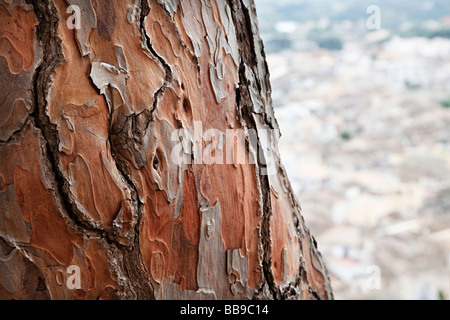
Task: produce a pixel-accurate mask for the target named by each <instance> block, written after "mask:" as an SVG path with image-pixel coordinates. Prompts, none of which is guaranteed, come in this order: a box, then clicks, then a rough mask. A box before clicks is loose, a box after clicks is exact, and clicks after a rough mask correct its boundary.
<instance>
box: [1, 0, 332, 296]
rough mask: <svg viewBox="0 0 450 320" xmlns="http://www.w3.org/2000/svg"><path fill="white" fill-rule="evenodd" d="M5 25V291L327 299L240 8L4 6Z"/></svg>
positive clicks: (213, 0)
mask: <svg viewBox="0 0 450 320" xmlns="http://www.w3.org/2000/svg"><path fill="white" fill-rule="evenodd" d="M0 24H1V29H0V55H1V57H2V58H0V72H1V80H0V86H1V88H0V89H1V90H0V95H1V97H0V101H1V106H0V114H1V120H0V207H1V209H0V210H1V215H0V246H1V249H2V250H0V298H6V299H12V298H14V299H39V298H52V299H96V298H101V299H113V298H119V299H147V298H150V299H152V298H156V299H251V298H256V299H283V298H295V299H331V298H332V297H333V296H332V291H331V287H330V282H329V278H328V275H327V272H326V269H325V266H324V264H323V261H322V258H321V255H320V253H319V252H318V250H317V244H316V242H315V240H314V239H313V237H312V236H311V235H310V233H309V231H308V229H307V228H306V227H305V224H304V220H303V218H302V217H301V214H300V207H299V204H298V202H297V201H296V199H295V196H294V193H293V192H292V189H291V187H290V184H289V181H288V178H287V176H286V173H285V170H284V168H283V167H282V165H281V164H280V162H279V154H278V150H277V140H278V138H279V133H278V131H277V129H278V124H277V122H276V119H275V117H274V113H273V108H272V102H271V98H270V90H271V89H270V83H269V73H268V70H267V64H266V61H265V56H264V51H263V46H262V42H261V40H260V38H259V34H258V28H257V19H256V13H255V8H254V4H253V1H252V0H229V1H226V0H190V1H189V0H164V1H163V0H150V1H147V0H142V1H141V0H127V1H124V0H115V1H109V0H108V1H107V0H91V1H89V0H66V1H64V0H44V1H24V0H1V1H0Z"/></svg>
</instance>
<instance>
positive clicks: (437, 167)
mask: <svg viewBox="0 0 450 320" xmlns="http://www.w3.org/2000/svg"><path fill="white" fill-rule="evenodd" d="M255 3H256V7H257V13H258V20H259V25H260V32H261V36H262V38H263V41H264V45H265V49H266V54H267V61H268V64H269V69H270V73H271V82H272V89H273V93H272V97H273V102H274V107H275V113H276V116H277V118H278V122H279V125H280V128H281V133H282V135H283V136H282V138H281V141H280V146H279V147H280V152H281V156H282V161H283V163H284V165H285V167H286V170H287V171H288V175H289V177H290V180H291V183H292V186H293V188H294V190H295V192H296V194H297V196H298V198H299V199H300V202H301V206H302V209H303V214H304V217H305V220H306V223H307V225H308V226H309V228H310V229H311V231H312V233H313V235H314V236H315V238H316V239H317V242H318V244H319V250H320V251H321V252H322V255H323V256H324V259H325V261H326V263H327V267H328V271H329V273H330V276H331V281H332V285H333V288H334V293H335V298H336V299H449V294H450V1H448V0H426V1H423V0H421V1H411V0H390V1H376V0H372V1H365V0H277V1H273V0H255ZM371 5H376V6H378V8H379V16H377V10H375V11H374V10H373V8H374V7H373V6H372V7H370V6H371ZM369 7H370V8H371V9H370V10H369V13H368V12H367V9H368V8H369ZM378 18H379V19H378Z"/></svg>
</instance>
